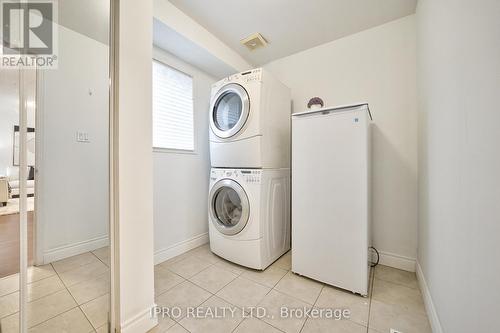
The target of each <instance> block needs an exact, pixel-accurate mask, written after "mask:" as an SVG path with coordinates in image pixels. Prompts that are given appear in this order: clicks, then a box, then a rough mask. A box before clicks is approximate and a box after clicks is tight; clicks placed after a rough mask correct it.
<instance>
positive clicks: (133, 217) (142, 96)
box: [112, 0, 157, 333]
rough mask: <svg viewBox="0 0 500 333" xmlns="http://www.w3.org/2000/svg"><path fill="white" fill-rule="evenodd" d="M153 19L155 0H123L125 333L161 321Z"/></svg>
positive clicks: (120, 191)
mask: <svg viewBox="0 0 500 333" xmlns="http://www.w3.org/2000/svg"><path fill="white" fill-rule="evenodd" d="M152 20H153V2H152V0H144V1H141V3H140V5H138V3H137V2H136V1H132V0H123V1H120V4H119V21H118V24H119V36H118V58H119V59H118V63H117V64H116V65H118V69H117V72H118V73H117V75H118V76H117V81H118V82H117V86H116V88H117V89H118V96H117V97H118V98H117V99H118V100H117V102H118V105H117V107H118V114H117V118H115V119H116V121H117V123H116V124H114V127H115V129H116V130H117V132H116V133H115V135H116V136H117V141H116V142H114V148H115V149H116V150H115V151H113V153H114V154H115V158H114V162H115V164H116V165H115V167H117V169H118V170H115V172H116V173H115V175H114V176H115V179H114V182H115V189H116V190H117V192H116V193H115V195H116V200H117V201H118V202H117V207H116V208H117V209H116V210H115V213H116V214H117V215H116V219H117V220H118V221H117V225H116V226H115V228H113V232H114V233H115V239H114V240H113V241H114V246H113V256H116V257H115V258H114V259H113V264H112V267H113V271H114V273H115V276H114V278H115V281H114V282H113V290H114V291H115V295H114V296H115V297H114V298H113V300H112V302H113V303H112V304H115V306H113V309H114V310H115V311H116V310H117V312H118V313H117V315H118V317H116V316H114V319H116V320H117V322H116V328H117V329H118V331H120V332H122V333H129V332H132V333H136V332H147V331H148V330H149V329H151V328H152V327H153V326H154V325H156V323H157V320H156V319H152V318H151V312H150V310H151V307H152V306H153V305H154V276H153V233H154V230H153V157H152V154H151V147H152V124H151V121H152V111H151V108H152V89H151V83H152V79H151V75H152V74H151V73H152V61H151V58H152V56H153V55H152V45H153V31H152V30H153V28H152ZM112 258H113V257H112Z"/></svg>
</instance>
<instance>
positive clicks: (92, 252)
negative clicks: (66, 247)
mask: <svg viewBox="0 0 500 333" xmlns="http://www.w3.org/2000/svg"><path fill="white" fill-rule="evenodd" d="M108 248H109V246H108ZM101 249H102V247H101ZM96 250H99V249H96ZM96 250H94V251H96ZM108 250H109V249H108ZM94 251H89V252H90V253H91V254H93V255H94V256H95V257H96V258H97V259H98V260H99V261H100V262H102V263H103V264H104V265H105V266H106V267H108V268H109V269H111V267H109V265H108V264H106V263H105V262H104V261H102V259H101V258H99V256H98V255H97V254H95V253H94ZM109 251H111V250H109ZM110 274H111V273H110Z"/></svg>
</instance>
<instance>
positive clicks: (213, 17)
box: [170, 0, 417, 66]
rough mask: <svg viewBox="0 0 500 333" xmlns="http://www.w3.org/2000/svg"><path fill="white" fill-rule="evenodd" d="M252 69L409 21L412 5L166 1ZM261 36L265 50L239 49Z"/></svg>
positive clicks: (408, 1) (338, 0) (324, 0)
mask: <svg viewBox="0 0 500 333" xmlns="http://www.w3.org/2000/svg"><path fill="white" fill-rule="evenodd" d="M170 2H171V3H172V4H173V5H175V6H176V7H177V8H179V9H180V10H182V11H183V12H184V13H185V14H187V15H188V16H190V17H191V18H193V19H194V20H195V21H196V22H198V23H199V24H201V25H202V26H203V27H205V28H206V29H207V30H209V31H210V32H211V33H213V34H214V35H215V36H217V37H218V38H219V39H220V40H222V41H223V42H224V43H226V44H227V45H228V46H229V47H231V48H232V49H233V50H235V51H236V52H238V53H239V54H240V55H241V56H242V57H243V58H245V59H246V60H247V61H248V62H250V63H252V64H253V65H257V66H258V65H263V64H265V63H268V62H270V61H272V60H275V59H279V58H282V57H285V56H288V55H291V54H294V53H297V52H300V51H302V50H306V49H308V48H311V47H314V46H317V45H320V44H324V43H326V42H329V41H332V40H335V39H339V38H342V37H345V36H348V35H351V34H354V33H357V32H360V31H362V30H365V29H369V28H372V27H375V26H377V25H381V24H384V23H386V22H389V21H392V20H395V19H398V18H401V17H404V16H407V15H410V14H412V13H414V12H415V8H416V4H417V0H237V1H235V0H170ZM254 32H260V33H261V34H262V35H263V36H264V38H266V39H267V41H268V42H269V45H268V46H267V47H265V48H261V49H257V50H255V51H249V50H247V48H246V47H245V46H243V45H242V44H240V40H241V39H243V38H245V37H247V36H248V35H250V34H252V33H254Z"/></svg>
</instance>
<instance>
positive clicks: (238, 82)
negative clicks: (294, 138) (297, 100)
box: [210, 68, 291, 168]
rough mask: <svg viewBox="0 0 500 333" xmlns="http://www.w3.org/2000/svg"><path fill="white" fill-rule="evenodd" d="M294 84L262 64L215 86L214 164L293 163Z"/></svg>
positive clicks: (274, 165) (212, 116) (212, 110)
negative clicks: (291, 161)
mask: <svg viewBox="0 0 500 333" xmlns="http://www.w3.org/2000/svg"><path fill="white" fill-rule="evenodd" d="M290 116H291V97H290V89H289V88H288V87H286V86H285V85H284V84H282V83H281V82H280V81H278V80H277V79H275V78H274V77H273V76H272V75H271V74H269V72H267V71H265V70H263V69H262V68H257V69H254V70H251V71H247V72H243V73H238V74H235V75H232V76H230V77H227V78H225V79H223V80H221V81H219V82H217V83H215V84H214V85H213V86H212V98H211V103H210V158H211V163H212V167H221V168H289V167H290V161H289V160H290Z"/></svg>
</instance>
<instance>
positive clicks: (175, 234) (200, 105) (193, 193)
mask: <svg viewBox="0 0 500 333" xmlns="http://www.w3.org/2000/svg"><path fill="white" fill-rule="evenodd" d="M153 56H154V57H155V59H157V60H159V61H161V62H163V63H165V64H167V65H169V66H171V67H173V68H176V69H178V70H180V71H182V72H184V73H186V74H189V75H191V76H192V77H193V98H194V104H193V105H194V122H195V127H194V133H195V140H196V142H195V147H196V151H195V153H174V152H165V151H158V150H157V151H155V152H153V171H154V173H153V179H154V186H153V188H154V195H153V200H154V201H153V206H154V230H155V261H156V262H157V263H158V262H161V261H164V260H166V259H168V258H170V257H172V256H174V255H177V254H179V253H180V252H181V251H183V250H186V249H188V248H189V247H192V246H195V245H200V244H202V243H204V242H206V241H207V240H208V236H207V232H208V222H207V219H208V211H207V200H208V199H207V198H208V183H209V173H210V156H209V146H208V127H209V119H208V118H209V108H210V89H211V85H212V83H214V82H215V79H214V78H212V77H210V76H209V75H207V74H205V73H204V72H202V71H200V70H199V69H197V68H195V67H193V66H191V65H189V64H186V63H185V62H183V61H182V60H180V59H178V58H176V57H174V56H173V55H171V54H169V53H167V52H165V51H163V50H161V49H158V48H155V49H154V51H153Z"/></svg>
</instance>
